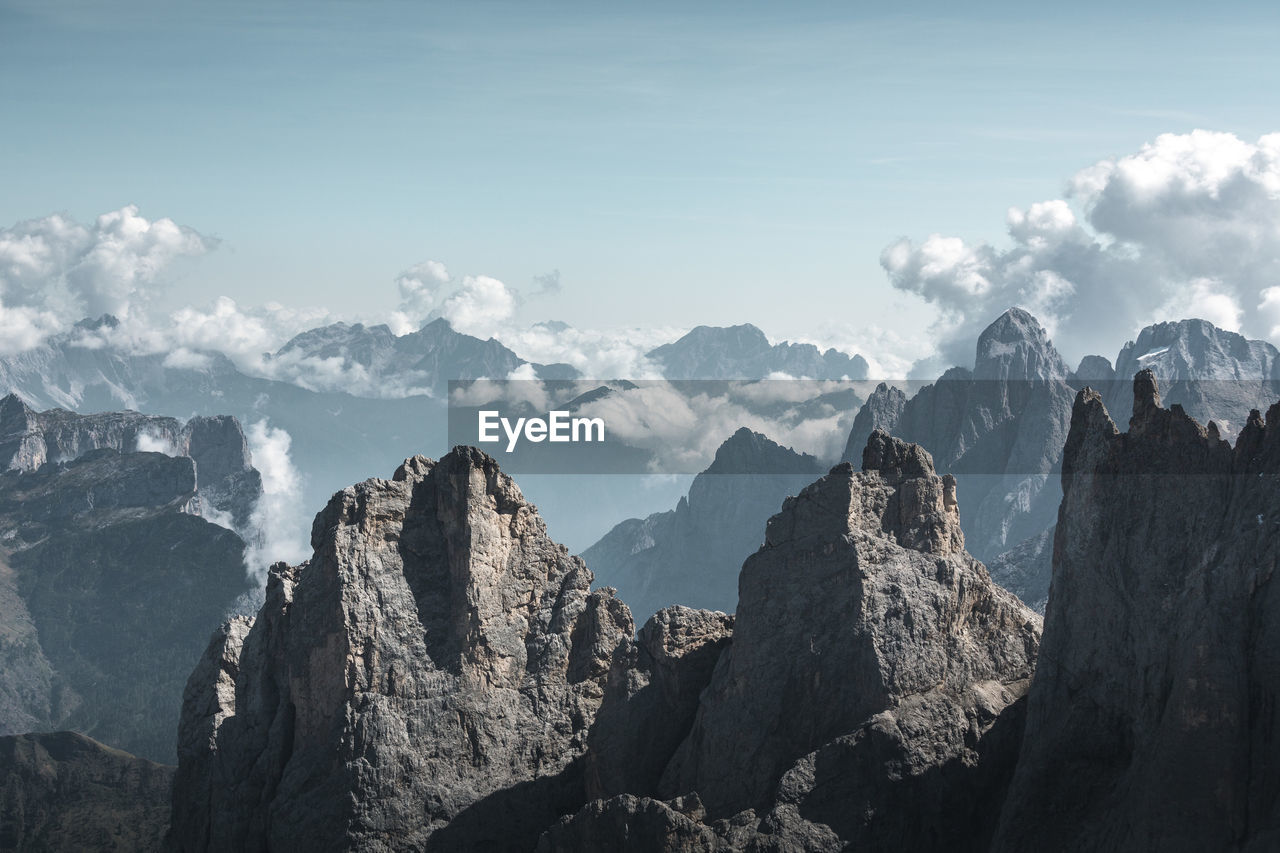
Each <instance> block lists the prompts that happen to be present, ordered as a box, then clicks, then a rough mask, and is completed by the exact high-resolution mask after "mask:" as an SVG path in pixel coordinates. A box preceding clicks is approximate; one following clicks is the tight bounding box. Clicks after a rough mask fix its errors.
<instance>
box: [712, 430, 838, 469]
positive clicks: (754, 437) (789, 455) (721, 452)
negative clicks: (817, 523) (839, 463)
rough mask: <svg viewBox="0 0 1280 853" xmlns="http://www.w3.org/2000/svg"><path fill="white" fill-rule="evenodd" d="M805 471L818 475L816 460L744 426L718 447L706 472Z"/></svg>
mask: <svg viewBox="0 0 1280 853" xmlns="http://www.w3.org/2000/svg"><path fill="white" fill-rule="evenodd" d="M806 462H807V463H809V464H808V465H806V464H805V463H806ZM806 468H807V469H810V470H812V471H813V473H814V474H817V473H818V471H819V468H818V462H817V460H816V459H814V458H813V457H812V456H810V455H809V454H807V453H796V452H795V451H794V450H792V449H791V448H789V447H783V446H782V445H780V444H778V443H777V442H776V441H773V440H772V439H770V438H768V437H767V436H765V435H762V434H761V433H758V432H753V431H752V430H750V429H747V428H746V427H742V428H740V429H739V430H738V431H737V432H735V433H734V434H733V435H731V436H729V437H728V438H727V439H725V441H724V443H722V444H721V445H720V446H719V447H718V448H716V455H715V459H714V460H712V462H711V464H710V465H709V466H707V469H706V470H705V471H704V472H703V473H705V474H794V473H797V472H798V471H802V470H805V469H806Z"/></svg>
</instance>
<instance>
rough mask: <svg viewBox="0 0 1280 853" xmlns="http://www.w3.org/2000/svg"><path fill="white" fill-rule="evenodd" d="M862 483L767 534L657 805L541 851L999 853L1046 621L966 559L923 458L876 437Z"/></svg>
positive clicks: (824, 498)
mask: <svg viewBox="0 0 1280 853" xmlns="http://www.w3.org/2000/svg"><path fill="white" fill-rule="evenodd" d="M863 468H864V471H863V472H862V473H855V472H854V470H853V468H852V466H850V465H848V464H843V465H839V466H837V467H835V468H833V469H832V470H831V472H830V473H829V474H828V475H827V476H825V477H823V478H821V479H819V480H818V481H817V482H815V483H813V484H812V485H810V486H809V487H807V488H805V489H804V490H803V491H801V492H800V494H799V495H797V496H796V497H793V498H788V499H787V501H786V502H785V504H784V506H783V508H782V511H781V512H780V513H778V514H777V515H775V516H774V517H773V518H772V519H770V521H769V524H768V530H767V538H766V542H765V545H764V547H763V548H761V549H760V550H759V551H758V552H757V553H756V554H754V555H752V556H751V557H749V558H748V559H747V561H746V563H745V564H744V565H743V568H742V578H741V583H740V588H741V600H740V602H739V605H738V611H737V614H736V616H735V622H734V626H733V634H732V638H731V640H730V641H729V644H728V647H727V648H726V649H725V650H724V651H723V652H721V653H720V655H719V660H718V661H717V663H716V666H715V670H714V672H713V674H712V676H711V681H710V683H709V685H708V686H707V687H706V688H705V689H704V690H703V691H702V694H701V698H700V700H699V703H698V711H697V715H696V717H695V719H694V722H693V726H692V728H691V730H690V733H689V735H688V736H687V737H686V738H685V740H684V741H683V742H682V744H681V745H680V747H679V748H678V749H677V751H676V752H675V754H674V756H673V757H672V759H671V760H670V761H669V762H668V764H667V767H666V769H665V771H664V772H663V775H662V778H661V779H660V780H659V783H658V786H657V792H656V793H655V794H646V793H645V792H643V791H629V792H627V793H624V794H617V795H614V796H612V797H608V798H604V799H599V800H595V801H593V802H591V803H589V804H588V805H587V806H585V807H584V808H583V809H581V810H580V811H579V812H578V813H577V814H575V815H573V816H572V817H567V818H564V819H562V820H561V821H559V822H558V823H557V824H556V825H554V826H553V827H551V828H550V829H549V830H548V831H547V832H546V833H545V834H544V835H543V837H542V839H541V841H540V846H539V848H538V849H539V850H540V851H546V853H552V851H581V850H591V849H617V850H644V849H664V850H674V851H720V850H738V851H742V850H745V851H799V850H806V851H810V850H811V851H836V850H844V849H911V850H981V849H983V848H984V846H985V844H986V842H987V840H988V839H989V838H990V834H991V832H992V830H993V829H994V824H995V816H996V815H997V814H998V811H999V803H1000V800H1001V798H1002V797H1003V795H1004V791H1005V786H1006V785H1007V783H1008V780H1009V777H1010V775H1011V774H1012V771H1013V766H1014V762H1015V760H1016V755H1017V750H1018V741H1019V737H1020V733H1021V727H1022V720H1023V717H1022V712H1023V708H1024V703H1023V702H1021V701H1019V700H1020V697H1021V696H1022V695H1023V694H1024V692H1025V690H1026V688H1027V686H1028V684H1029V681H1030V677H1031V674H1032V670H1033V668H1034V665H1035V659H1036V653H1037V648H1038V644H1039V633H1040V625H1039V619H1038V617H1037V616H1036V615H1035V614H1034V613H1032V612H1031V611H1030V610H1028V609H1027V608H1026V607H1025V606H1023V605H1022V604H1021V603H1020V602H1019V601H1018V600H1017V599H1016V598H1015V597H1014V596H1013V595H1012V594H1010V593H1008V592H1006V591H1005V590H1002V589H1000V588H999V587H997V586H996V585H994V584H993V583H992V582H991V581H990V579H989V578H988V577H987V574H986V571H985V570H984V569H983V567H982V565H981V564H980V563H978V562H977V561H976V560H974V559H973V558H972V557H971V556H969V555H968V554H967V553H966V552H965V550H964V536H963V534H962V533H961V531H960V526H959V517H958V512H957V506H956V500H955V499H956V494H955V481H954V479H953V478H951V477H945V478H943V477H938V476H937V475H936V474H935V473H934V470H933V464H932V460H931V459H930V458H929V455H928V454H927V453H926V452H924V451H923V450H922V449H921V448H920V447H918V446H913V445H907V444H905V443H903V442H901V441H898V440H896V439H893V438H891V437H890V436H888V435H887V434H885V433H883V432H876V433H874V434H873V435H872V436H871V438H870V440H869V442H868V446H867V447H866V450H865V454H864V465H863ZM606 701H608V699H606ZM633 787H639V786H633ZM606 793H607V791H606Z"/></svg>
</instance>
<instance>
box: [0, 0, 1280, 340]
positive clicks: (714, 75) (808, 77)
mask: <svg viewBox="0 0 1280 853" xmlns="http://www.w3.org/2000/svg"><path fill="white" fill-rule="evenodd" d="M1042 5H1043V4H1034V3H1024V2H1020V3H1008V4H986V5H984V6H982V7H980V8H974V6H973V5H972V4H957V3H937V4H931V3H924V4H909V5H904V4H889V3H884V4H880V3H875V4H871V3H866V4H848V3H841V4H767V5H765V4H750V3H747V4H744V3H702V4H684V3H678V4H659V3H643V4H627V5H625V6H623V5H621V4H599V3H581V4H559V3H512V4H508V3H465V4H461V3H460V4H456V5H455V4H450V5H438V4H427V3H407V2H406V3H400V2H371V3H370V2H359V3H357V2H349V3H347V2H327V3H319V2H305V3H241V2H217V3H213V2H208V3H204V2H199V3H198V2H127V3H112V4H101V3H85V4H79V3H64V2H57V0H41V2H32V3H21V2H18V3H15V2H8V0H3V2H0V81H3V82H2V85H3V95H2V96H0V98H2V100H0V103H2V104H3V107H2V110H3V112H2V113H0V125H2V130H0V226H3V225H9V224H12V223H14V222H16V221H18V220H22V219H28V218H33V217H38V216H43V215H45V214H48V213H51V212H54V211H63V212H66V213H69V214H71V215H73V216H74V217H76V218H77V219H80V220H81V221H89V220H91V219H92V218H93V217H94V216H96V215H97V214H99V213H102V212H104V211H108V210H114V209H117V208H119V207H121V206H122V205H124V204H129V203H133V204H137V205H138V206H139V208H140V210H141V213H142V214H143V215H144V216H147V217H151V218H156V217H171V218H173V219H174V220H176V221H177V222H179V223H181V224H183V225H189V226H191V227H193V228H196V229H198V230H199V231H200V232H201V233H203V234H207V235H213V236H216V237H218V238H220V239H221V241H222V243H221V245H220V247H219V248H218V250H217V251H215V252H213V253H211V254H209V255H207V256H204V257H201V258H198V259H194V260H188V261H185V262H184V263H183V264H182V265H181V266H180V267H179V268H178V269H177V270H176V271H175V273H174V275H175V276H177V277H178V278H179V282H178V284H177V285H176V286H175V290H174V291H173V292H171V293H170V295H169V299H170V301H171V302H172V303H174V304H177V303H180V302H188V301H203V300H205V299H207V298H208V296H211V295H215V294H226V295H230V296H232V297H234V298H236V299H237V300H240V301H242V302H243V303H256V302H261V301H264V300H267V299H275V300H279V301H282V302H286V303H290V304H322V305H326V306H328V307H330V308H333V309H335V310H338V311H345V312H365V313H369V312H377V311H380V310H383V309H385V310H390V309H391V308H392V307H393V306H394V304H395V302H396V299H397V297H396V292H395V287H394V285H393V280H394V278H395V276H396V275H397V274H398V273H399V272H400V271H401V270H403V269H405V268H407V267H409V266H410V265H412V264H415V263H417V262H420V261H423V260H426V259H429V258H431V259H438V260H440V261H443V262H444V263H446V264H447V265H448V266H449V268H450V269H451V270H452V271H454V272H456V273H483V274H486V275H490V276H495V277H497V278H499V279H502V280H503V281H505V282H507V283H508V284H509V285H512V286H514V287H516V288H529V287H530V286H531V283H532V281H533V278H534V276H536V275H539V274H542V273H546V272H547V271H549V270H552V269H558V270H560V273H561V277H562V283H563V288H562V290H561V291H560V292H559V293H558V294H555V295H551V296H547V297H543V298H541V299H538V300H532V301H530V302H529V303H528V304H526V305H525V306H523V308H522V309H521V311H522V317H523V319H526V320H537V319H542V318H549V317H554V318H559V319H564V320H567V321H569V322H571V323H574V324H576V325H584V326H596V327H599V326H610V325H618V324H666V325H691V324H694V323H699V322H710V323H719V324H723V323H731V322H741V321H752V322H755V323H757V324H758V325H761V326H762V327H763V328H765V329H766V330H767V331H769V332H770V333H771V334H774V335H783V334H791V335H795V334H801V333H803V332H804V331H805V329H806V328H808V327H810V326H812V325H813V324H814V322H815V317H818V318H821V319H822V320H824V321H825V320H830V319H832V318H841V319H844V320H847V321H849V322H852V323H858V322H861V321H863V320H864V319H865V318H868V317H871V316H872V315H875V314H884V315H886V316H884V317H883V319H882V322H883V323H884V324H886V325H889V326H891V327H900V328H905V326H906V325H907V324H908V323H910V322H915V323H917V324H918V317H919V308H918V307H916V306H921V305H923V304H924V303H923V302H920V301H918V300H916V299H915V297H908V296H905V295H903V294H901V293H898V292H896V291H894V290H892V289H891V288H890V287H889V285H888V283H887V278H886V275H885V273H884V270H883V269H881V267H880V263H879V256H880V252H881V250H882V249H883V248H884V247H885V246H886V245H887V244H889V243H891V242H892V241H893V240H895V239H896V238H898V237H901V236H910V237H912V238H915V239H920V238H923V237H926V236H927V235H928V234H930V233H933V232H942V233H945V234H952V235H956V236H960V237H965V238H969V239H986V240H992V241H995V242H996V243H997V245H999V244H1000V241H1001V239H1002V238H1003V231H1004V228H1005V211H1006V209H1007V208H1008V207H1009V206H1010V205H1023V206H1025V205H1028V204H1030V203H1032V202H1035V201H1039V200H1042V199H1049V198H1057V197H1060V196H1061V195H1062V192H1063V187H1064V184H1065V182H1066V181H1067V180H1068V179H1069V178H1070V177H1071V176H1072V175H1073V174H1075V173H1076V172H1077V171H1078V170H1080V169H1081V168H1083V167H1085V166H1088V165H1090V164H1091V163H1093V162H1095V161H1097V160H1099V159H1101V158H1104V157H1112V156H1120V155H1124V154H1128V153H1131V152H1133V151H1136V150H1137V149H1138V148H1139V147H1140V146H1141V145H1142V144H1143V143H1145V142H1149V141H1150V140H1152V139H1154V138H1155V137H1156V135H1157V134H1160V133H1163V132H1168V131H1175V132H1185V131H1188V130H1190V129H1192V128H1196V127H1206V128H1211V129H1214V130H1221V131H1229V132H1232V133H1235V134H1237V135H1238V136H1240V137H1241V138H1243V139H1246V140H1255V139H1257V138H1258V137H1259V136H1260V135H1261V134H1263V133H1266V132H1268V131H1271V130H1275V129H1277V128H1278V127H1280V122H1277V116H1278V115H1280V112H1278V109H1277V108H1278V107H1280V63H1278V62H1277V61H1276V60H1275V59H1274V56H1275V53H1276V45H1277V44H1278V43H1280V26H1278V24H1280V17H1278V13H1277V11H1276V10H1275V7H1274V5H1273V4H1256V5H1252V6H1250V5H1236V6H1229V7H1221V6H1219V7H1214V6H1211V5H1210V4H1203V3H1197V4H1179V3H1167V2H1166V3H1160V4H1154V3H1152V4H1140V5H1135V4H1120V3H1105V4H1101V3H1100V4H1087V3H1085V4H1082V3H1076V2H1073V3H1064V4H1057V8H1054V9H1045V8H1042Z"/></svg>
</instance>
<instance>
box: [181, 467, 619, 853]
mask: <svg viewBox="0 0 1280 853" xmlns="http://www.w3.org/2000/svg"><path fill="white" fill-rule="evenodd" d="M312 545H313V547H314V549H315V550H314V554H313V556H312V558H311V559H310V560H309V561H308V562H306V563H304V564H302V565H301V566H298V567H293V568H290V567H287V566H283V565H280V566H277V567H275V568H274V569H273V570H272V573H271V575H270V578H269V581H268V589H267V598H266V602H265V604H264V605H263V607H262V609H261V611H260V612H259V614H258V616H257V618H256V619H255V620H253V621H252V622H249V621H237V622H232V623H231V624H230V625H228V626H227V627H226V628H224V629H223V630H222V631H220V632H219V633H218V634H217V635H216V636H215V638H214V640H213V642H212V643H211V645H210V647H209V650H208V652H207V653H206V656H205V658H204V660H203V661H202V663H201V664H200V666H199V667H198V668H197V669H196V671H195V672H194V673H193V674H192V676H191V679H190V681H189V683H188V686H187V694H186V699H185V702H184V709H183V716H182V720H181V725H180V730H179V771H178V778H177V782H176V784H175V789H174V801H173V802H174V822H173V828H172V835H171V839H172V846H173V848H174V849H177V850H200V851H203V850H228V849H237V850H266V849H271V850H307V851H317V850H353V849H354V850H409V849H424V848H426V849H441V850H457V849H480V848H483V849H512V850H527V849H531V848H532V847H533V845H534V843H535V842H536V839H537V837H538V834H539V833H540V832H541V831H542V829H543V828H544V827H546V826H547V825H549V824H551V823H552V822H554V820H555V818H556V817H557V816H558V815H559V814H561V813H564V812H566V811H571V810H572V809H574V808H576V807H577V805H578V804H580V803H581V801H582V791H583V785H584V780H583V768H582V764H583V762H582V756H583V753H584V751H585V749H586V740H587V733H588V730H589V728H590V726H591V723H592V721H593V719H594V718H595V716H596V711H597V709H598V708H599V707H600V703H601V699H602V696H603V692H604V685H605V682H606V679H607V677H608V673H609V669H610V666H611V658H612V655H613V652H614V650H615V648H617V647H618V645H619V644H620V643H621V642H622V641H624V640H626V639H628V638H630V637H631V636H632V632H633V627H634V626H633V624H632V621H631V616H630V613H629V612H628V611H627V609H626V607H625V606H624V605H623V604H622V603H621V602H620V601H618V600H617V599H616V598H614V597H613V595H612V591H610V590H606V591H601V592H591V591H590V584H591V580H592V577H591V573H590V572H589V571H588V570H587V568H586V566H585V565H584V564H583V563H582V561H581V560H579V559H577V558H576V557H572V556H570V555H569V554H568V553H567V551H566V550H565V549H564V548H563V547H562V546H560V545H557V544H555V543H554V542H552V541H551V540H550V539H549V538H548V537H547V535H546V529H545V525H544V524H543V522H542V521H541V519H540V518H539V517H538V515H537V513H536V511H535V509H534V507H532V506H531V505H530V504H528V503H527V502H526V501H525V500H524V498H523V496H522V495H521V493H520V491H519V489H518V488H517V487H516V486H515V484H514V483H513V482H512V481H511V480H510V479H509V478H507V477H506V476H505V475H503V474H502V473H501V472H500V471H499V470H498V467H497V464H496V463H495V462H494V461H493V460H492V459H491V458H489V457H488V456H486V455H485V454H483V453H481V452H480V451H478V450H474V449H471V448H455V449H454V451H452V452H451V453H450V454H448V455H447V456H445V457H444V458H442V459H441V460H440V461H438V462H432V461H430V460H428V459H425V458H422V457H415V458H413V459H409V460H407V461H406V462H405V464H404V465H403V466H402V467H401V468H400V469H399V470H397V471H396V473H395V476H394V477H393V478H392V479H391V480H367V481H365V482H363V483H361V484H359V485H356V486H352V487H350V488H347V489H345V490H343V491H342V492H339V493H338V494H336V495H335V496H334V497H333V499H332V500H331V501H330V502H329V505H328V506H327V507H326V508H325V510H324V511H323V512H321V513H320V514H319V515H318V516H317V517H316V522H315V525H314V528H313V531H312Z"/></svg>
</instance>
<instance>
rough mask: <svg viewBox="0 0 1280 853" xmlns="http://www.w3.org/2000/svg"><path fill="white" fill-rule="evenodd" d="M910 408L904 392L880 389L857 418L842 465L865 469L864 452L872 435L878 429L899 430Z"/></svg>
mask: <svg viewBox="0 0 1280 853" xmlns="http://www.w3.org/2000/svg"><path fill="white" fill-rule="evenodd" d="M906 405H907V395H906V394H905V393H903V391H902V390H901V389H900V388H895V387H894V386H892V385H889V384H887V383H884V382H881V383H880V384H879V385H877V386H876V389H875V390H874V391H872V392H871V394H870V395H869V396H868V397H867V400H866V402H865V403H863V404H862V406H861V407H860V408H859V409H858V414H857V415H855V416H854V419H853V429H851V430H850V431H849V439H848V441H846V442H845V446H844V453H843V454H842V455H841V457H840V461H841V462H849V463H852V464H855V465H861V464H862V450H863V448H865V447H866V446H867V439H869V438H871V433H873V432H875V431H876V430H878V429H879V430H884V431H885V432H888V433H892V432H893V431H894V430H896V429H897V427H898V421H899V420H901V419H902V410H903V408H904V407H905V406H906Z"/></svg>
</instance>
